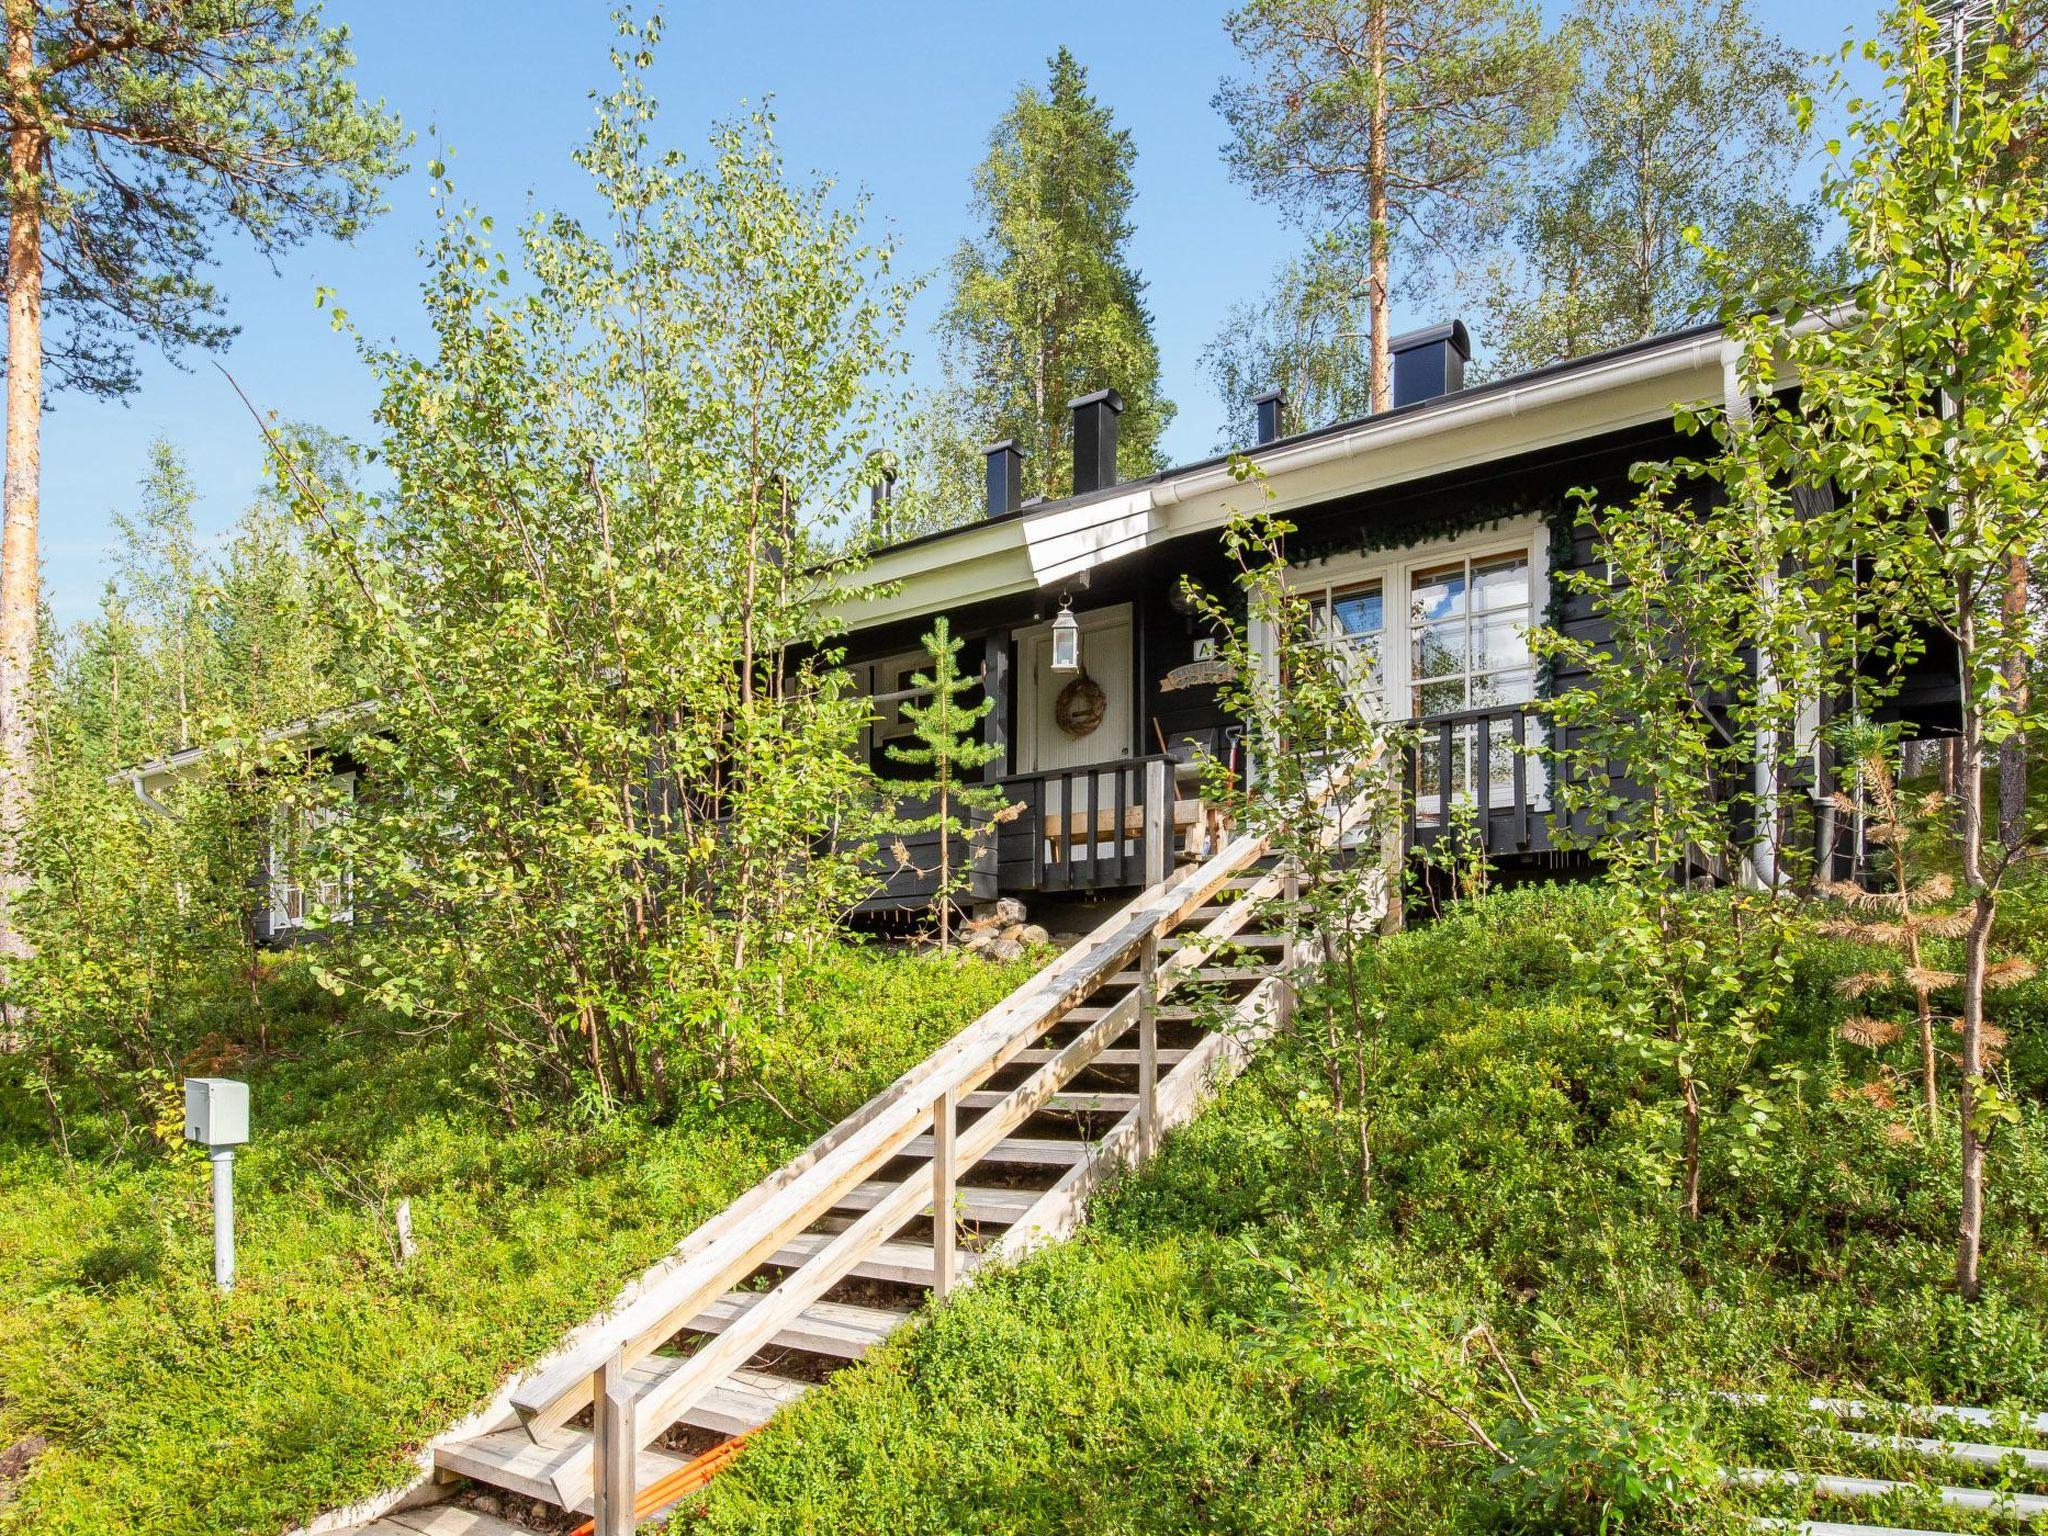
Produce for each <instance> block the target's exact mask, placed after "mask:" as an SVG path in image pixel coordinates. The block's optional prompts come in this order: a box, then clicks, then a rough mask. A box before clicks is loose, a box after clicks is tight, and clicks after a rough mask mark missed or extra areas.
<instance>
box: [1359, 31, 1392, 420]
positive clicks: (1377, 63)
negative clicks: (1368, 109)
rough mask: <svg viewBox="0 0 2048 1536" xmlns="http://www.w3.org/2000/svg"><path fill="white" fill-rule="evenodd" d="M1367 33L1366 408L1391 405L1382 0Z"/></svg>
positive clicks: (1385, 41) (1385, 32) (1382, 409)
mask: <svg viewBox="0 0 2048 1536" xmlns="http://www.w3.org/2000/svg"><path fill="white" fill-rule="evenodd" d="M1370 26H1371V37H1372V142H1371V144H1370V145H1368V146H1367V150H1366V192H1365V197H1366V217H1367V219H1368V220H1370V221H1371V225H1372V227H1371V229H1370V231H1369V232H1368V235H1367V239H1368V241H1369V242H1370V245H1369V254H1368V257H1367V263H1366V265H1367V286H1368V287H1369V288H1370V289H1371V290H1372V294H1371V301H1372V409H1373V412H1374V414H1375V415H1377V414H1378V413H1379V412H1381V411H1384V410H1386V409H1387V408H1388V407H1389V406H1391V405H1392V404H1393V403H1394V353H1393V348H1392V347H1391V345H1390V343H1391V342H1392V340H1393V338H1392V337H1391V336H1389V335H1388V334H1387V326H1388V317H1389V315H1390V314H1391V313H1392V309H1393V305H1392V303H1391V285H1392V276H1391V272H1390V267H1391V265H1392V263H1391V258H1390V255H1389V252H1388V245H1389V241H1388V239H1387V0H1374V4H1373V8H1372V18H1371V23H1370Z"/></svg>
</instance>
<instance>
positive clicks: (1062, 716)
mask: <svg viewBox="0 0 2048 1536" xmlns="http://www.w3.org/2000/svg"><path fill="white" fill-rule="evenodd" d="M1108 710H1109V696H1108V695H1107V694H1105V693H1104V692H1103V691H1102V684H1100V683H1098V682H1096V681H1095V679H1094V678H1092V677H1090V676H1089V675H1088V674H1087V673H1086V672H1083V673H1082V674H1081V675H1080V676H1079V677H1077V678H1075V679H1074V680H1073V681H1072V682H1070V683H1068V684H1067V686H1066V687H1064V688H1062V689H1061V690H1060V692H1059V697H1058V698H1056V699H1054V700H1053V701H1052V719H1053V724H1055V725H1057V726H1058V727H1059V728H1060V729H1061V730H1062V731H1064V732H1065V733H1066V734H1067V735H1068V736H1070V737H1073V738H1075V739H1076V740H1078V739H1079V738H1081V737H1083V736H1086V735H1088V734H1089V733H1091V732H1092V731H1093V730H1094V729H1095V728H1096V727H1097V726H1099V725H1100V724H1102V717H1103V715H1104V714H1106V713H1107V712H1108Z"/></svg>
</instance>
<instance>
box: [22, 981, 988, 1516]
mask: <svg viewBox="0 0 2048 1536" xmlns="http://www.w3.org/2000/svg"><path fill="white" fill-rule="evenodd" d="M1023 969H1028V967H1016V966H1013V967H1009V968H1007V969H1004V968H997V967H993V966H989V965H986V964H981V963H978V962H976V963H970V964H966V965H961V964H955V963H952V962H948V961H941V960H938V959H937V958H936V957H922V958H904V957H900V956H890V955H885V954H881V953H877V952H865V951H859V950H852V949H849V950H847V951H845V952H843V953H842V954H841V955H839V956H837V957H835V958H834V959H833V960H832V962H831V963H830V964H829V965H827V966H826V967H825V968H824V972H823V984H822V985H819V986H817V987H816V988H815V989H814V990H813V991H812V993H811V994H810V996H809V997H808V999H807V1004H806V1008H807V1014H806V1017H805V1019H804V1020H803V1025H804V1034H805V1042H806V1048H807V1054H808V1060H807V1062H806V1066H805V1073H804V1076H805V1079H806V1084H805V1086H806V1088H807V1090H808V1093H809V1097H810V1102H811V1103H812V1104H813V1106H814V1108H815V1111H816V1119H815V1120H807V1121H805V1122H804V1123H801V1124H798V1123H793V1122H792V1121H791V1120H790V1119H789V1118H788V1117H787V1116H786V1115H784V1114H782V1113H780V1112H779V1111H777V1110H775V1109H774V1108H772V1107H771V1106H770V1105H769V1104H767V1103H766V1102H765V1101H764V1100H762V1099H761V1098H758V1097H755V1096H749V1095H746V1094H743V1093H742V1094H734V1095H731V1096H728V1097H724V1098H722V1099H721V1098H711V1097H707V1098H706V1099H705V1100H704V1101H703V1102H701V1103H699V1104H697V1105H695V1106H693V1107H692V1108H691V1109H689V1110H688V1111H687V1112H685V1113H684V1114H683V1115H681V1116H680V1117H678V1119H677V1120H676V1121H674V1122H673V1123H671V1124H667V1125H662V1126H652V1125H649V1124H646V1123H644V1122H642V1121H640V1120H637V1119H635V1118H632V1117H630V1116H621V1117H617V1118H614V1119H611V1120H609V1121H604V1122H597V1123H588V1124H580V1125H579V1124H574V1123H569V1122H568V1121H567V1119H566V1117H563V1116H562V1115H561V1114H560V1113H559V1112H558V1111H547V1112H543V1111H544V1110H545V1109H546V1106H540V1105H536V1106H533V1111H534V1112H533V1113H531V1114H530V1115H522V1116H521V1117H520V1119H519V1121H518V1123H508V1122H507V1120H506V1117H505V1116H504V1114H503V1113H502V1112H501V1111H499V1110H498V1109H496V1108H494V1107H493V1106H492V1104H491V1103H490V1102H489V1101H488V1100H487V1098H486V1097H485V1096H484V1095H482V1094H481V1093H480V1092H479V1091H478V1089H477V1085H476V1083H475V1079H474V1074H473V1073H471V1072H470V1071H469V1070H468V1067H467V1064H466V1063H465V1062H464V1061H462V1060H461V1059H459V1058H458V1057H456V1056H455V1055H454V1054H453V1053H451V1052H450V1051H449V1050H448V1049H447V1048H446V1047H444V1046H441V1045H437V1044H436V1043H435V1042H433V1041H432V1040H427V1041H420V1040H410V1039H407V1038H406V1037H404V1036H403V1035H401V1034H399V1033H397V1032H396V1031H394V1030H392V1029H390V1028H389V1027H387V1026H382V1025H379V1024H377V1023H376V1022H374V1021H366V1020H360V1019H352V1018H351V1017H350V1016H348V1015H347V1014H346V1013H341V1012H338V1011H337V1010H336V1009H335V1008H334V1007H333V1005H332V1004H331V1003H329V1002H327V1001H325V1000H323V999H321V998H320V997H319V994H317V993H316V992H314V991H313V990H312V989H311V988H310V987H307V986H305V985H304V983H303V980H302V979H301V978H299V977H297V976H296V975H295V974H293V973H292V971H291V970H290V969H289V968H287V970H286V971H285V973H284V974H283V975H282V976H280V977H279V978H277V979H276V980H274V981H273V982H272V983H271V986H272V988H273V991H274V993H276V994H278V996H281V997H283V998H284V999H285V1000H286V1004H287V1005H289V1004H290V1003H291V1002H292V1000H297V1003H298V1006H297V1007H296V1010H295V1011H294V1009H293V1008H292V1007H290V1006H285V1007H284V1011H285V1012H286V1013H287V1014H288V1015H289V1016H290V1018H291V1019H292V1020H293V1022H291V1023H289V1024H287V1026H286V1027H285V1028H283V1029H278V1028H276V1027H275V1026H273V1028H272V1030H271V1032H270V1035H269V1040H268V1045H269V1049H268V1050H267V1052H266V1051H254V1050H253V1048H252V1050H251V1054H250V1055H249V1056H248V1057H247V1059H245V1060H242V1061H241V1062H239V1064H238V1065H237V1067H236V1075H242V1076H246V1077H248V1078H249V1079H250V1081H251V1084H252V1093H253V1104H254V1119H255V1125H256V1136H255V1140H254V1142H253V1143H252V1145H251V1146H250V1147H249V1148H248V1149H247V1150H246V1151H245V1152H244V1153H243V1155H242V1156H241V1157H240V1158H239V1159H238V1162H237V1198H238V1207H239V1209H238V1217H239V1229H240V1242H239V1258H240V1273H239V1278H238V1282H237V1285H236V1288H235V1290H234V1292H233V1293H232V1295H230V1296H228V1297H225V1298H223V1297H221V1296H219V1295H218V1294H217V1293H216V1292H215V1291H214V1289H213V1287H212V1283H211V1275H212V1270H211V1238H210V1231H211V1228H210V1219H209V1216H208V1206H207V1165H206V1160H205V1158H204V1156H203V1155H202V1154H200V1153H198V1152H196V1151H193V1150H190V1149H183V1148H169V1147H165V1146H163V1145H155V1146H152V1147H149V1148H145V1149H142V1150H140V1151H132V1152H129V1153H127V1154H125V1155H124V1154H116V1153H113V1152H107V1153H104V1154H102V1155H100V1156H98V1157H96V1158H87V1157H83V1156H81V1157H79V1158H78V1159H77V1160H75V1161H73V1162H70V1163H67V1162H66V1161H65V1160H64V1159H63V1158H62V1157H61V1156H60V1155H59V1154H58V1152H57V1151H56V1150H54V1149H53V1147H52V1146H51V1145H50V1143H49V1142H48V1140H47V1139H45V1138H43V1137H41V1136H38V1135H36V1134H34V1133H32V1132H31V1131H30V1130H28V1129H27V1128H25V1127H24V1126H19V1125H17V1126H16V1127H14V1128H13V1131H12V1134H11V1135H7V1136H5V1137H0V1452H5V1450H6V1449H7V1448H8V1447H9V1446H10V1445H13V1444H16V1443H17V1442H21V1441H24V1440H30V1439H32V1438H34V1439H41V1440H43V1441H46V1442H47V1446H46V1448H45V1449H43V1450H42V1451H41V1453H40V1454H39V1455H37V1456H36V1457H35V1458H34V1460H33V1462H32V1463H31V1466H30V1469H29V1471H28V1474H27V1475H26V1477H25V1478H23V1479H21V1480H20V1482H19V1484H18V1485H17V1486H15V1487H14V1488H13V1489H12V1497H11V1498H9V1497H8V1490H7V1489H5V1488H4V1487H0V1501H4V1502H0V1533H12V1532H27V1531H35V1532H37V1533H38V1536H70V1533H77V1536H86V1533H91V1536H113V1533H149V1536H227V1533H241V1532H263V1533H270V1532H275V1531H278V1530H280V1529H282V1528H284V1527H285V1526H287V1525H289V1524H291V1523H293V1522H296V1521H298V1520H301V1519H304V1518H306V1517H308V1516H310V1515H312V1514H314V1513H316V1512H318V1511H319V1510H321V1509H323V1508H326V1507H329V1506H332V1505H334V1504H337V1503H341V1502H346V1501H348V1500H350V1499H353V1498H356V1497H359V1496H361V1495H363V1494H366V1493H369V1492H371V1491H373V1490H375V1489H377V1488H379V1487H382V1486H385V1485H387V1484H388V1483H390V1482H391V1481H393V1480H394V1479H397V1478H400V1477H402V1476H405V1475H407V1474H408V1472H409V1467H408V1465H407V1461H406V1458H407V1456H408V1454H409V1453H410V1452H411V1451H412V1450H413V1449H415V1448H416V1447H417V1446H418V1445H419V1444H421V1443H422V1442H423V1441H424V1440H425V1439H426V1438H427V1437H428V1436H429V1435H430V1434H431V1433H433V1432H434V1431H435V1430H438V1429H439V1428H441V1427H443V1426H444V1425H445V1424H447V1423H448V1422H450V1421H452V1420H454V1419H455V1418H457V1417H459V1416H460V1415H461V1414H463V1413H464V1412H466V1411H467V1410H468V1409H470V1408H471V1407H473V1406H474V1405H476V1404H477V1403H478V1402H480V1401H481V1400H483V1399H485V1398H487V1397H488V1396H489V1395H490V1393H491V1392H492V1391H493V1390H494V1389H495V1388H496V1386H497V1384H498V1383H499V1381H500V1380H501V1379H502V1378H503V1377H504V1376H505V1375H506V1374H507V1373H508V1372H509V1371H511V1370H512V1369H513V1368H515V1367H516V1366H518V1365H519V1364H520V1363H522V1362H524V1361H526V1360H529V1359H531V1358H533V1357H534V1356H535V1355H537V1354H539V1353H541V1352H542V1351H543V1350H545V1349H546V1348H547V1347H548V1346H549V1345H550V1344H551V1343H552V1342H553V1341H554V1340H555V1339H556V1338H558V1337H559V1335H560V1334H561V1333H562V1331H563V1330H564V1329H566V1328H567V1327H568V1326H570V1325H571V1324H573V1323H575V1322H577V1321H579V1320H580V1319H581V1318H583V1317H584V1316H585V1315H587V1314H588V1313H589V1312H590V1311H591V1310H593V1309H594V1308H595V1307H597V1306H599V1305H601V1304H602V1303H603V1302H604V1301H605V1300H606V1299H607V1298H608V1297H609V1296H610V1295H611V1293H612V1292H613V1291H614V1290H615V1288H616V1287H617V1286H618V1284H619V1283H620V1282H621V1281H622V1280H623V1279H624V1278H626V1277H627V1276H629V1275H630V1274H632V1273H634V1272H635V1271H636V1270H638V1269H639V1268H640V1267H642V1266H643V1265H645V1264H647V1263H648V1262H650V1261H651V1260H653V1259H654V1258H656V1257H657V1256H659V1255H660V1254H661V1253H662V1252H664V1251H665V1250H666V1249H667V1248H668V1247H669V1246H670V1245H671V1244H673V1243H674V1242H675V1241H676V1239H677V1238H679V1237H680V1236H681V1235H682V1234H683V1233H684V1232H686V1231H688V1230H689V1229H690V1228H691V1227H692V1226H694V1225H695V1224H696V1223H697V1222H698V1221H700V1220H701V1219H703V1217H704V1216H706V1215H707V1214H709V1213H710V1212H712V1211H714V1210H716V1209H717V1208H718V1207H719V1206H720V1205H722V1204H723V1203H724V1202H725V1201H726V1200H728V1199H729V1198H730V1197H731V1196H732V1195H733V1194H735V1193H737V1192H738V1191H739V1190H741V1189H744V1188H745V1187H747V1186H748V1185H749V1184H751V1183H753V1182H754V1181H755V1180H756V1179H758V1178H759V1177H760V1176H761V1175H762V1174H764V1173H766V1172H767V1171H768V1170H770V1169H771V1168H772V1167H774V1166H775V1165H776V1164H777V1163H778V1162H779V1161H780V1160H781V1159H782V1158H784V1157H785V1156H786V1155H787V1154H788V1153H789V1152H791V1151H792V1150H794V1149H795V1148H796V1147H797V1146H799V1145H801V1144H802V1143H803V1142H805V1141H806V1140H808V1139H809V1138H810V1136H811V1135H813V1134H815V1132H816V1130H817V1129H818V1128H819V1127H820V1126H821V1125H822V1124H828V1123H830V1121H831V1120H832V1119H834V1118H836V1117H837V1116H838V1115H840V1114H842V1113H844V1112H845V1111H846V1110H848V1109H850V1108H851V1107H853V1106H854V1105H855V1104H857V1103H858V1102H859V1101H860V1100H861V1099H863V1098H864V1097H866V1096H867V1095H868V1094H869V1093H870V1092H872V1091H873V1090H874V1089H875V1088H877V1087H879V1086H880V1085H881V1084H882V1083H884V1082H886V1081H887V1080H888V1078H889V1077H890V1076H892V1075H893V1074H894V1073H895V1072H896V1071H898V1070H900V1069H901V1068H902V1067H903V1066H904V1065H907V1064H908V1063H909V1062H911V1061H914V1060H916V1059H917V1058H918V1057H920V1056H921V1055H923V1054H924V1053H925V1052H926V1051H928V1050H929V1049H930V1047H931V1046H932V1045H933V1044H935V1043H936V1042H937V1041H938V1040H940V1039H942V1038H944V1036H946V1035H947V1034H950V1033H951V1032H952V1031H953V1030H954V1029H957V1028H958V1027H959V1026H960V1025H961V1024H963V1023H965V1022H966V1021H967V1020H968V1019H969V1018H971V1017H973V1016H974V1014H976V1013H978V1012H979V1011H980V1010H981V1009H982V1008H984V1007H986V1006H987V1005H988V1004H989V1003H990V1002H992V1001H994V1000H995V998H997V997H998V996H1000V995H1001V994H1002V993H1003V992H1004V991H1005V990H1007V989H1008V987H1009V986H1010V985H1013V984H1014V982H1015V981H1016V979H1017V978H1018V975H1019V973H1020V971H1021V970H1023ZM279 1007H280V1004H279V1002H278V997H277V996H274V997H273V999H272V1008H271V1012H273V1013H276V1012H277V1011H279ZM228 1044H230V1045H232V1046H234V1047H235V1048H237V1049H240V1048H241V1047H243V1046H245V1045H247V1044H248V1043H247V1042H228ZM85 1139H86V1138H82V1137H74V1140H73V1146H74V1151H75V1150H76V1149H77V1147H78V1146H79V1145H80V1144H81V1142H82V1141H83V1140H85ZM401 1199H404V1200H409V1201H410V1202H411V1210H412V1218H413V1224H414V1228H415V1231H416V1234H417V1238H418V1243H419V1251H418V1253H417V1255H416V1256H415V1257H414V1258H413V1259H411V1260H410V1261H409V1262H406V1263H403V1264H401V1263H400V1262H399V1260H398V1257H397V1252H396V1238H395V1230H394V1221H395V1212H396V1206H397V1202H398V1201H399V1200H401Z"/></svg>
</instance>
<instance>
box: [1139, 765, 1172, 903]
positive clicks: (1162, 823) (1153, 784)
mask: <svg viewBox="0 0 2048 1536" xmlns="http://www.w3.org/2000/svg"><path fill="white" fill-rule="evenodd" d="M1173 795H1174V788H1173V764H1171V763H1169V762H1164V761H1160V760H1156V759H1155V760H1154V761H1152V762H1149V763H1147V764H1146V765H1145V885H1146V887H1147V889H1150V888H1151V887H1152V886H1155V885H1157V884H1158V883H1159V882H1160V881H1162V880H1164V879H1165V878H1166V874H1167V871H1168V869H1170V868H1171V867H1172V857H1173V855H1172V852H1171V850H1172V848H1173Z"/></svg>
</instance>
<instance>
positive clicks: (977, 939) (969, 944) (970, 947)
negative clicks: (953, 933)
mask: <svg viewBox="0 0 2048 1536" xmlns="http://www.w3.org/2000/svg"><path fill="white" fill-rule="evenodd" d="M1000 937H1002V934H1001V932H1000V930H998V929H996V928H995V927H993V926H991V927H987V928H975V927H972V926H970V927H968V928H965V929H963V930H962V931H961V934H960V947H961V948H962V949H964V950H967V951H969V952H970V953H971V952H973V951H975V950H978V949H987V948H988V947H989V945H991V944H993V943H995V941H996V940H997V939H998V938H1000Z"/></svg>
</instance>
